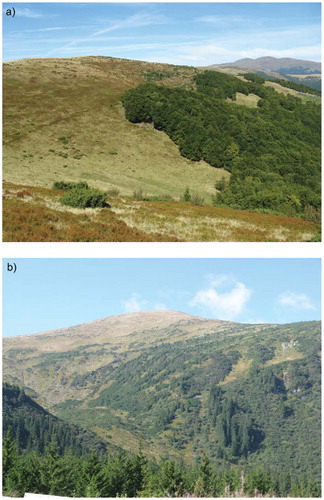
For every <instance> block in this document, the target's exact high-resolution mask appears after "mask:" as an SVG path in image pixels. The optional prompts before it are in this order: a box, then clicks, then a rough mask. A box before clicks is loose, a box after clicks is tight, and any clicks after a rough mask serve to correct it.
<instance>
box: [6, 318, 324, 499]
mask: <svg viewBox="0 0 324 500" xmlns="http://www.w3.org/2000/svg"><path fill="white" fill-rule="evenodd" d="M204 321H205V320H202V319H197V318H194V319H191V318H190V317H189V318H188V319H181V321H178V322H176V323H173V324H171V325H170V326H167V327H165V326H163V327H161V328H160V329H159V328H158V329H156V328H153V329H152V330H150V329H149V327H148V326H146V327H145V329H144V330H143V331H142V330H140V331H139V332H137V331H135V332H133V334H132V336H131V337H130V338H129V339H128V342H129V345H128V348H127V350H124V351H121V352H120V353H118V351H119V348H118V349H117V346H116V345H115V346H114V345H113V344H111V343H110V342H107V336H106V337H105V338H104V339H103V340H101V343H99V342H98V340H99V337H97V340H96V342H97V343H94V340H93V339H94V337H93V334H92V336H91V342H90V344H89V345H87V344H86V343H84V339H87V335H86V334H85V330H84V333H83V335H84V337H83V344H82V346H81V347H76V346H75V344H74V343H73V348H72V349H71V348H69V349H66V348H65V349H63V350H62V346H61V350H60V351H58V352H48V353H47V354H44V352H42V351H40V354H39V355H38V353H37V349H36V348H35V349H32V348H31V349H30V351H28V352H27V351H26V350H23V349H17V347H16V346H15V347H12V348H9V351H8V352H7V351H6V354H5V361H6V360H7V359H10V360H11V361H10V366H11V367H14V366H15V364H13V363H12V362H13V361H14V360H15V359H18V358H19V359H20V360H21V359H22V356H24V357H25V358H26V359H27V367H28V368H27V370H26V371H25V375H26V378H25V380H29V384H30V386H29V387H28V386H25V389H24V390H23V389H19V388H18V387H17V386H12V384H7V385H5V386H4V406H3V411H4V416H3V423H4V447H3V450H4V454H3V460H4V491H5V492H6V494H9V495H20V494H23V492H24V491H29V492H35V493H49V492H51V494H61V495H62V494H64V495H69V496H92V495H93V496H105V497H107V496H108V497H109V496H125V495H126V496H153V497H158V496H181V495H182V496H186V495H188V496H190V495H193V496H215V497H217V496H231V495H235V494H244V495H246V496H254V495H255V494H257V492H259V494H263V495H265V494H269V495H275V496H287V495H290V496H311V497H317V496H320V481H321V465H320V464H321V450H320V420H321V413H320V411H321V410H320V408H321V404H320V401H321V389H320V384H321V376H320V368H321V367H320V357H319V353H320V323H319V322H306V323H296V324H291V325H239V324H235V323H226V322H224V323H222V322H220V323H218V324H216V323H214V322H211V323H210V326H208V330H207V331H204V333H203V335H201V336H197V332H199V331H200V329H201V327H202V326H203V328H207V325H209V323H207V324H206V323H205V322H204ZM99 324H100V325H101V323H99ZM217 325H218V326H217ZM84 328H90V326H89V327H87V326H85V327H84ZM93 328H95V329H97V328H98V324H97V323H94V326H93ZM137 328H138V326H137ZM190 328H191V329H193V331H194V332H196V335H195V336H193V337H191V336H190V335H189V336H188V333H189V332H190V331H191V330H190ZM73 331H74V330H73ZM78 331H79V330H78V329H76V333H77V332H78ZM90 331H91V330H90ZM95 331H96V330H94V332H93V333H95ZM108 331H109V330H108ZM144 332H145V333H144ZM126 333H127V332H126ZM52 337H53V335H52V336H51V337H50V339H49V338H48V337H47V336H46V335H45V336H44V339H43V338H42V336H41V335H39V336H38V337H37V340H38V342H37V345H38V346H41V344H42V342H46V343H48V342H49V341H51V342H52V341H53V339H54V337H53V338H52ZM69 338H70V339H72V338H74V337H69ZM69 338H68V339H67V340H69ZM109 338H110V337H109ZM51 339H52V340H51ZM136 339H137V340H136ZM140 339H141V341H140ZM70 341H71V340H69V342H70ZM102 342H104V343H102ZM7 349H8V348H7ZM106 353H107V354H106ZM108 354H109V355H111V354H112V357H111V361H110V362H108V363H107V360H108V359H109V358H107V357H105V356H106V355H108ZM17 356H18V358H17ZM99 359H102V362H101V363H102V365H101V366H99V367H98V360H99ZM94 360H95V363H96V366H97V367H96V368H95V367H93V362H94ZM21 363H22V362H21ZM31 363H32V365H33V369H32V373H33V376H32V378H30V379H28V378H27V377H29V375H28V374H29V373H30V370H31V369H30V364H31ZM80 364H82V365H83V366H85V367H86V366H87V367H88V368H87V371H86V372H84V373H82V374H80V373H77V372H76V371H73V370H72V371H68V370H69V369H70V367H71V366H72V367H73V366H80ZM4 366H5V380H6V379H7V380H9V379H12V380H13V379H14V378H17V376H16V375H14V372H11V375H9V374H7V375H6V370H8V368H6V367H7V366H9V365H7V363H5V365H4ZM20 366H21V369H23V370H24V368H23V366H24V365H23V363H22V364H20ZM21 369H20V370H19V372H17V375H19V373H21ZM47 374H48V376H49V377H50V379H49V380H50V381H51V387H52V388H53V390H54V391H56V392H55V394H56V393H57V391H59V392H60V393H61V394H66V396H65V400H64V401H63V402H60V403H55V399H54V401H53V399H52V403H51V404H50V401H51V398H53V397H55V396H53V395H54V393H53V395H52V396H51V395H50V394H45V393H44V394H42V398H43V397H44V396H46V395H47V396H48V397H49V400H48V401H49V404H50V406H51V413H54V414H55V415H56V417H54V416H53V415H50V414H49V413H48V412H47V411H46V410H44V408H42V407H41V406H40V405H39V404H38V403H35V401H33V399H32V398H33V397H36V398H37V397H38V394H37V392H36V391H35V388H36V387H38V388H39V387H40V386H39V385H37V384H38V383H37V384H36V385H35V387H34V388H33V387H32V386H33V383H34V382H35V381H37V380H39V381H41V383H42V384H44V383H45V382H46V377H47ZM56 374H57V376H58V378H57V376H56ZM63 375H64V376H63ZM38 390H39V389H38ZM62 390H63V392H61V391H62ZM48 392H49V391H48V390H47V391H46V393H48ZM26 393H27V394H30V395H32V394H34V395H33V396H31V397H30V396H28V395H26ZM71 394H73V395H74V398H75V399H73V400H71V399H69V397H71ZM87 394H88V396H86V395H87ZM57 417H59V418H57ZM62 419H63V420H62ZM75 423H77V424H78V425H72V424H75ZM82 428H86V429H90V430H91V431H92V432H91V433H89V432H88V431H84V430H83V429H82ZM95 433H97V436H98V435H100V436H104V439H100V438H98V437H97V436H96V435H95ZM124 436H125V438H124ZM123 439H124V441H123V442H124V445H122V440H123ZM129 439H131V441H130V442H133V444H132V446H131V447H128V448H127V442H128V440H129ZM116 445H118V446H116ZM49 464H50V465H49ZM49 467H50V468H51V471H52V473H50V471H49ZM35 468H37V470H39V471H40V473H39V474H38V475H35V474H31V473H29V471H30V469H35ZM85 471H88V472H85ZM242 471H243V472H242ZM61 478H64V480H62V481H61ZM234 492H236V493H234Z"/></svg>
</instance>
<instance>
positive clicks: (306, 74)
mask: <svg viewBox="0 0 324 500" xmlns="http://www.w3.org/2000/svg"><path fill="white" fill-rule="evenodd" d="M210 68H215V69H217V71H222V70H224V71H229V72H231V71H232V72H234V73H235V71H236V72H237V71H238V72H241V71H243V70H244V69H246V68H248V69H249V70H251V71H253V72H256V73H260V72H261V73H262V74H263V76H264V75H268V76H270V77H272V78H284V79H287V80H291V81H295V82H297V83H305V84H306V85H309V86H310V87H313V88H315V89H318V90H320V89H321V63H318V62H315V61H305V60H302V59H292V58H289V57H282V58H276V57H259V58H257V59H251V58H246V59H240V60H238V61H235V62H233V63H224V64H221V65H213V66H210Z"/></svg>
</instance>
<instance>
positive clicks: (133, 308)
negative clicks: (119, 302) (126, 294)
mask: <svg viewBox="0 0 324 500" xmlns="http://www.w3.org/2000/svg"><path fill="white" fill-rule="evenodd" d="M146 305H147V301H146V300H143V299H142V298H141V296H140V295H139V294H138V293H133V294H132V295H131V297H130V298H129V299H127V300H124V301H123V307H124V312H125V313H132V312H140V311H143V310H144V309H145V306H146Z"/></svg>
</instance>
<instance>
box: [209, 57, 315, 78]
mask: <svg viewBox="0 0 324 500" xmlns="http://www.w3.org/2000/svg"><path fill="white" fill-rule="evenodd" d="M212 66H243V67H246V68H256V69H262V70H268V71H269V70H270V71H277V72H282V71H280V69H282V68H285V69H288V68H295V67H297V66H300V67H301V68H303V69H305V74H307V73H308V74H311V72H313V71H319V72H320V71H321V63H320V62H317V61H309V60H304V59H294V58H291V57H280V58H277V57H271V56H265V57H258V58H256V59H253V58H250V57H246V58H243V59H238V60H237V61H234V62H229V63H222V64H213V65H212ZM307 70H308V71H307Z"/></svg>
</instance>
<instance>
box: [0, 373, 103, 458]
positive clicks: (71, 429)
mask: <svg viewBox="0 0 324 500" xmlns="http://www.w3.org/2000/svg"><path fill="white" fill-rule="evenodd" d="M2 398H3V399H2V401H3V408H2V423H3V433H4V435H6V433H7V432H8V430H9V429H11V431H12V433H13V435H14V436H15V440H16V444H17V448H18V450H19V451H20V452H23V451H27V452H31V451H37V452H38V453H43V452H44V450H45V448H46V446H47V445H48V444H49V443H50V441H51V439H52V437H53V435H54V436H55V437H56V441H57V444H58V449H59V451H60V453H63V452H68V451H71V452H72V453H73V454H74V455H76V456H80V455H85V454H89V453H91V452H95V453H97V454H98V455H99V456H100V455H105V454H106V453H107V448H108V447H107V443H106V442H104V441H102V440H101V439H99V438H98V436H96V435H95V434H94V433H92V432H89V431H86V430H84V429H82V428H80V427H78V426H76V425H73V424H68V423H67V422H64V421H62V420H60V419H59V418H57V417H55V416H54V415H51V414H50V413H48V412H47V411H46V410H45V409H44V408H42V407H41V406H40V405H38V404H37V403H36V402H35V401H33V400H32V399H31V398H30V397H29V396H27V395H26V394H25V392H24V391H23V390H22V389H20V388H19V387H17V386H13V385H10V384H6V383H5V384H4V386H3V392H2Z"/></svg>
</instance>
